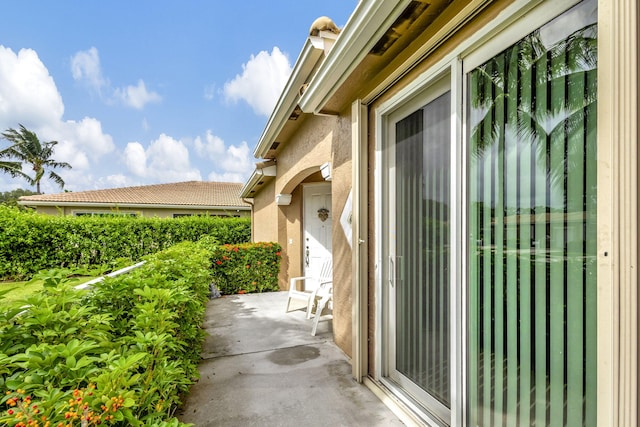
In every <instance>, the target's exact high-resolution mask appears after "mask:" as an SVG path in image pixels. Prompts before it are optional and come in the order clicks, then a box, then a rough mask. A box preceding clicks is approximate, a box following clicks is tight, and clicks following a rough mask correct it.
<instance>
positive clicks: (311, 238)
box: [302, 182, 333, 277]
mask: <svg viewBox="0 0 640 427" xmlns="http://www.w3.org/2000/svg"><path fill="white" fill-rule="evenodd" d="M303 196H304V201H303V204H304V216H303V227H304V233H303V239H304V240H303V246H302V250H303V253H302V262H303V269H304V275H305V276H312V277H318V276H319V274H320V269H321V268H322V264H323V263H324V262H325V260H327V259H330V258H331V222H332V221H331V220H332V217H333V212H331V184H330V183H328V182H327V183H324V182H323V183H318V184H306V185H305V186H304V188H303Z"/></svg>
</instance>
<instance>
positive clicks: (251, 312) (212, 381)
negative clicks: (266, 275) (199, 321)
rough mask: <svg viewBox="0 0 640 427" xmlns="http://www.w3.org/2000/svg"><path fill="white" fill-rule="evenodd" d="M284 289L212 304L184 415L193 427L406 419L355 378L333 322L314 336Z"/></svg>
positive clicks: (397, 422)
mask: <svg viewBox="0 0 640 427" xmlns="http://www.w3.org/2000/svg"><path fill="white" fill-rule="evenodd" d="M286 302H287V293H286V292H275V293H265V294H246V295H232V296H225V297H223V298H218V299H214V300H211V301H210V302H209V304H208V307H207V315H206V318H205V324H204V326H205V328H206V330H207V332H208V334H209V336H208V337H207V339H206V342H205V345H204V350H203V354H202V362H201V363H200V368H199V369H200V375H201V378H200V381H199V382H198V383H196V384H194V385H193V387H192V388H191V393H190V394H189V396H188V398H187V399H186V402H185V405H184V407H183V408H182V411H181V414H179V418H180V420H181V421H183V422H186V423H193V424H195V425H196V426H205V427H206V426H401V425H403V424H402V422H401V421H400V420H399V419H398V418H397V417H396V416H395V415H394V414H393V413H392V412H391V411H390V410H389V409H388V408H387V407H386V406H385V405H384V404H383V403H382V402H381V401H380V400H378V399H377V398H376V397H375V396H374V395H373V393H372V392H371V391H370V390H369V389H367V388H366V387H365V386H363V385H361V384H358V383H357V382H355V381H354V380H353V379H352V378H351V365H350V364H349V362H348V360H347V357H346V356H345V355H344V353H342V351H341V350H340V349H338V347H337V346H336V345H335V344H334V343H333V340H332V333H331V322H320V325H319V326H318V333H317V335H316V336H315V337H312V336H311V333H310V332H311V321H310V320H306V318H305V313H304V312H303V311H300V310H298V311H293V312H290V313H285V312H284V309H285V306H286Z"/></svg>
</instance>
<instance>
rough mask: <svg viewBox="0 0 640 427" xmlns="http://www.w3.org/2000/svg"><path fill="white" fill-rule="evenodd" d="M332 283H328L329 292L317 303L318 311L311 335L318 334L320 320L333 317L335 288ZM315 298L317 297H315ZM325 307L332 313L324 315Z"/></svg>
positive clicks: (314, 318)
mask: <svg viewBox="0 0 640 427" xmlns="http://www.w3.org/2000/svg"><path fill="white" fill-rule="evenodd" d="M332 288H333V287H332V285H331V283H329V284H328V285H327V292H326V293H325V295H324V296H323V297H322V298H320V301H318V304H317V305H316V312H315V315H314V317H313V327H312V328H311V335H313V336H315V335H316V330H317V329H318V323H319V322H320V320H329V319H333V289H332ZM314 299H315V297H314ZM325 308H328V309H329V310H330V313H329V314H327V315H323V314H322V312H323V311H324V309H325Z"/></svg>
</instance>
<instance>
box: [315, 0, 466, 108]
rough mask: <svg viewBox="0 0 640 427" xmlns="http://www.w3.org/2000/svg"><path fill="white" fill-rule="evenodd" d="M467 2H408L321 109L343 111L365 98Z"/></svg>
mask: <svg viewBox="0 0 640 427" xmlns="http://www.w3.org/2000/svg"><path fill="white" fill-rule="evenodd" d="M466 3H467V2H466V0H464V1H461V0H457V1H454V0H431V1H417V0H415V1H412V2H411V3H409V5H408V6H407V8H406V9H405V10H404V12H403V13H402V14H401V15H400V16H399V17H398V18H397V19H396V20H395V21H394V23H393V24H392V25H391V26H390V28H389V29H388V30H387V31H386V32H385V34H384V35H383V36H382V37H381V38H380V39H379V40H377V41H376V43H375V44H374V46H373V48H372V49H371V50H370V51H369V54H368V55H366V56H365V58H364V59H363V60H362V61H361V62H360V64H358V66H357V67H356V68H355V69H354V71H353V72H352V73H351V74H350V76H349V77H348V78H347V79H346V80H345V82H344V83H343V84H342V86H341V87H340V89H339V90H338V91H336V93H335V94H334V95H333V96H332V97H331V98H330V99H329V100H328V101H327V103H326V104H325V105H324V110H325V111H334V112H339V111H343V110H344V109H345V108H347V107H348V106H349V105H350V104H351V101H352V100H353V99H357V98H364V97H365V96H366V95H368V94H369V93H370V92H371V91H372V90H373V89H374V88H376V87H377V86H378V85H380V83H382V82H383V81H384V80H385V79H386V78H387V77H388V76H389V75H391V74H392V73H393V72H395V71H396V70H397V69H398V67H399V66H400V65H402V64H404V63H405V62H406V61H407V60H408V59H409V58H410V57H411V56H412V54H413V53H415V52H416V51H417V50H418V49H419V48H420V47H421V46H423V45H424V44H425V43H426V42H427V41H428V40H429V39H430V38H432V37H433V35H434V34H435V33H436V32H437V31H438V29H439V28H440V27H441V26H443V25H444V23H446V21H447V19H448V17H449V16H454V15H455V13H456V12H457V11H459V10H460V9H462V7H463V6H464V5H465V4H466Z"/></svg>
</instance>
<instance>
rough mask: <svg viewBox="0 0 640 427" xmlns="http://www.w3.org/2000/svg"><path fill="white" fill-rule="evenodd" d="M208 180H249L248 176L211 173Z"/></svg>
mask: <svg viewBox="0 0 640 427" xmlns="http://www.w3.org/2000/svg"><path fill="white" fill-rule="evenodd" d="M207 180H208V181H213V182H245V181H246V180H247V176H246V175H244V174H241V173H231V172H224V173H218V172H211V173H210V174H209V175H208V176H207Z"/></svg>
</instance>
